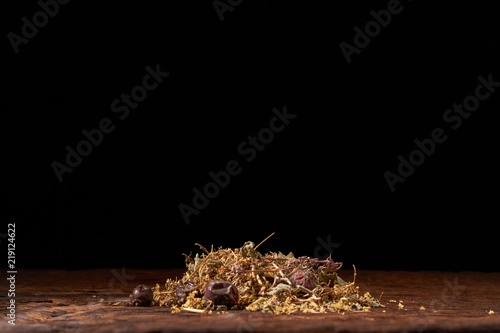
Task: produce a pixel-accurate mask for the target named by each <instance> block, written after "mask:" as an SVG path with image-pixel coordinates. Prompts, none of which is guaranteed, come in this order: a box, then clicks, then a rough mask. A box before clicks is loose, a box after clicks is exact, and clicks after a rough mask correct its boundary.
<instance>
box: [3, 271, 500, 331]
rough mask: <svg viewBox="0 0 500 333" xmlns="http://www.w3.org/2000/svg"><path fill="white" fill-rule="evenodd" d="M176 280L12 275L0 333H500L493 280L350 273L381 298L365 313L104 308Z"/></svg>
mask: <svg viewBox="0 0 500 333" xmlns="http://www.w3.org/2000/svg"><path fill="white" fill-rule="evenodd" d="M182 273H183V270H144V269H142V270H133V269H125V268H117V269H96V270H76V271H65V270H18V272H17V275H16V286H15V288H16V296H15V304H16V321H15V324H16V325H15V326H13V325H11V324H9V323H8V322H7V320H9V318H8V317H7V316H6V314H7V312H6V310H5V309H6V307H5V304H8V302H9V300H10V298H8V296H7V292H2V293H1V295H0V299H1V300H2V304H4V305H3V306H2V307H1V311H0V312H1V313H2V320H1V321H0V332H207V331H208V332H256V333H257V332H273V333H277V332H299V331H304V332H331V331H343V332H436V331H439V332H442V331H447V332H464V331H467V332H470V331H473V332H492V331H497V332H500V273H483V272H405V271H363V270H359V269H358V272H357V276H356V284H357V285H358V286H359V288H360V291H361V292H362V293H364V292H367V291H368V292H370V293H371V294H372V296H374V297H376V298H378V297H379V296H380V295H381V294H382V293H383V294H382V297H381V300H380V301H381V303H382V304H383V305H384V307H383V308H376V309H372V310H371V311H369V312H347V313H344V314H337V313H329V314H291V315H273V314H269V313H257V312H248V311H230V312H229V313H227V314H197V313H189V312H183V313H178V314H172V313H170V311H169V309H168V308H165V307H132V306H125V305H118V306H111V305H107V302H119V301H127V300H128V296H129V295H130V292H131V291H132V289H133V288H134V287H135V286H136V285H138V284H148V285H151V286H154V285H155V284H156V283H160V284H163V283H164V281H165V279H166V278H167V277H175V276H181V275H182ZM339 275H340V276H341V277H342V278H343V279H344V280H346V281H352V278H353V271H352V270H345V269H341V270H340V271H339ZM5 281H6V280H4V282H2V285H3V288H4V289H3V290H4V291H7V290H8V289H9V288H8V285H7V284H6V283H5ZM101 299H104V300H105V302H100V301H99V300H101ZM492 311H493V312H494V313H492Z"/></svg>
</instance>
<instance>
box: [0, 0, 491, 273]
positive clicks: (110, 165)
mask: <svg viewBox="0 0 500 333" xmlns="http://www.w3.org/2000/svg"><path fill="white" fill-rule="evenodd" d="M401 4H402V6H403V10H402V12H401V13H400V14H397V15H394V16H393V17H392V20H391V22H390V24H389V25H388V26H387V27H385V28H383V29H382V30H381V32H380V33H379V34H378V35H377V36H376V37H374V38H372V40H371V42H370V44H369V45H368V46H367V47H366V48H364V49H362V50H361V52H360V53H359V54H354V55H353V56H352V62H351V63H350V64H348V63H347V62H346V59H345V57H344V56H343V54H342V51H341V49H340V48H339V44H340V43H341V42H343V41H344V42H347V43H349V44H353V38H354V34H355V32H354V30H353V28H354V27H355V26H358V27H360V28H362V29H363V27H364V25H365V24H366V23H367V22H369V21H371V20H373V18H372V16H371V15H370V11H371V10H376V11H379V10H381V9H385V8H386V6H387V1H365V2H352V1H338V2H336V3H335V4H330V3H328V2H326V1H313V2H288V1H247V0H243V1H242V2H241V4H239V5H238V6H236V7H234V10H233V11H232V12H229V11H228V12H225V13H224V20H223V21H221V20H220V19H219V17H218V15H217V13H216V11H215V9H214V7H213V5H212V2H211V1H177V2H174V1H162V2H160V1H147V2H146V1H145V2H137V1H136V2H132V1H130V2H118V1H115V2H110V3H106V4H103V3H102V2H98V1H78V0H74V1H71V2H70V3H68V4H66V5H61V6H60V8H59V12H58V13H57V15H56V16H55V17H53V18H50V20H49V21H48V24H47V25H46V26H44V27H42V28H40V29H39V32H38V34H37V35H36V36H35V37H33V38H31V39H30V40H29V42H28V43H27V44H25V45H24V44H22V45H20V46H19V53H18V54H16V53H15V52H14V51H13V48H12V46H11V44H10V42H9V40H8V38H7V34H8V33H9V32H14V33H16V34H20V33H21V28H22V25H23V22H22V21H21V18H22V17H23V16H26V17H27V18H28V19H29V20H30V21H32V16H33V14H34V13H36V12H37V11H39V10H40V7H39V5H38V4H37V3H36V2H35V1H9V2H4V3H2V7H3V8H2V10H1V12H2V19H1V22H3V23H2V34H3V36H5V37H4V38H3V39H2V51H1V54H2V68H3V70H2V79H3V81H4V82H5V85H4V88H3V89H2V96H3V97H2V100H3V107H2V109H3V110H2V116H1V117H2V127H3V129H2V136H3V139H2V192H3V193H2V196H3V197H4V199H2V201H3V202H4V203H6V207H5V208H4V209H3V212H4V214H2V215H3V216H4V219H2V220H3V226H2V229H4V230H5V231H3V230H0V232H2V233H4V234H5V233H7V224H8V223H15V224H16V250H17V252H16V265H17V267H18V268H23V267H24V268H27V267H31V268H36V267H44V268H68V269H78V268H98V267H109V268H117V269H118V268H121V267H127V268H134V267H135V268H142V267H151V268H169V267H183V256H182V255H181V253H189V252H191V251H193V252H197V251H199V248H198V247H197V246H195V245H194V243H196V242H197V243H200V244H202V245H204V246H205V247H207V248H209V247H210V245H212V244H213V245H214V246H215V247H217V246H223V247H238V246H241V245H242V244H243V242H245V241H247V240H253V241H254V242H256V243H258V242H260V241H261V240H262V239H264V238H265V237H266V236H268V235H269V234H271V233H272V232H276V234H275V235H274V236H273V237H272V238H270V239H269V240H268V241H267V242H266V243H264V245H262V247H261V250H262V251H265V252H267V251H282V252H285V253H288V251H293V252H294V253H295V254H296V255H309V256H313V255H315V254H316V253H318V251H317V250H316V249H317V247H318V246H319V244H320V243H319V242H318V240H317V239H318V238H321V239H323V240H327V238H328V237H329V238H330V240H331V241H332V242H334V243H339V244H340V247H338V248H335V249H334V253H333V258H334V259H335V260H336V261H342V262H344V265H345V266H347V267H350V266H351V265H353V264H354V265H356V267H357V269H390V270H395V269H409V270H417V269H428V270H435V269H438V270H483V271H498V269H499V266H498V263H499V262H500V261H499V259H500V255H499V251H498V249H497V245H496V244H497V243H498V232H497V228H496V226H497V225H498V221H499V218H498V210H497V204H498V186H497V173H498V163H497V162H496V160H497V155H498V124H499V123H498V121H494V120H493V119H494V118H495V119H497V118H498V117H496V116H495V115H496V114H497V113H498V111H499V106H500V103H499V98H500V96H499V94H500V92H498V91H497V92H496V93H494V94H492V95H491V97H490V98H489V99H488V100H486V101H485V102H482V103H481V105H480V108H479V109H478V110H477V111H476V112H474V113H473V114H472V115H471V117H470V118H468V119H466V120H464V121H463V123H462V125H461V127H460V128H458V129H457V130H455V131H453V130H451V129H450V127H449V126H448V125H446V124H445V123H444V121H443V118H442V117H443V113H444V112H445V110H446V109H448V108H450V107H452V105H453V103H462V102H463V100H464V98H465V97H466V96H468V95H471V94H473V93H474V90H475V87H476V86H477V84H478V80H477V77H478V76H479V75H483V76H484V77H487V76H488V75H489V74H490V73H491V74H492V76H493V80H495V81H500V71H499V70H498V61H499V60H500V40H499V32H500V24H499V22H500V20H499V18H498V15H499V14H498V13H500V12H499V9H500V8H499V7H500V6H499V5H498V4H496V2H493V1H490V2H484V3H483V4H482V3H481V2H474V5H473V7H471V6H472V5H471V4H470V3H467V2H463V3H460V2H449V3H448V4H444V3H441V5H440V7H438V6H437V5H436V4H435V3H432V2H427V3H426V2H424V1H417V0H414V1H412V2H409V1H402V2H401ZM157 64H160V65H159V66H160V68H161V70H162V71H165V72H169V73H170V76H169V77H168V78H166V79H165V80H164V82H162V83H161V84H160V85H159V86H158V88H156V89H155V90H154V91H151V92H149V93H148V97H147V98H146V100H144V101H143V102H141V103H140V105H139V106H138V107H137V108H136V109H134V110H131V112H130V115H129V116H128V117H127V118H126V119H124V120H119V119H118V117H117V114H114V113H113V112H112V111H111V108H110V105H111V103H112V101H113V100H115V99H117V98H120V95H121V94H122V93H126V94H130V91H131V89H132V88H133V87H135V86H136V85H138V84H141V83H142V79H143V77H144V75H145V74H146V70H145V68H146V66H151V67H153V68H155V67H156V65H157ZM284 106H286V108H287V110H288V112H289V113H291V114H294V115H297V117H296V118H295V119H293V120H292V121H291V122H290V124H289V125H288V126H287V127H286V129H285V130H284V131H283V132H281V133H279V134H276V135H275V138H274V140H273V141H272V142H271V143H269V144H268V145H267V146H266V148H265V149H264V150H263V151H262V152H260V153H259V154H258V155H257V157H256V158H255V160H253V161H252V162H246V161H245V160H244V156H242V155H240V154H239V153H238V150H237V147H238V145H239V144H240V143H241V142H243V141H244V140H246V139H247V137H248V136H249V135H256V134H257V133H258V132H259V131H260V130H261V129H262V128H264V127H267V126H269V121H270V119H271V118H272V117H273V113H272V109H273V108H277V109H278V110H282V109H283V107H284ZM102 118H110V119H112V121H113V124H114V125H115V126H116V128H115V130H114V131H113V132H112V133H110V134H106V135H105V136H104V139H103V141H102V143H101V144H100V145H99V146H98V147H94V149H93V152H92V153H91V154H90V155H89V156H87V157H84V158H83V161H82V163H81V164H80V165H79V166H78V167H76V168H75V169H74V171H73V172H72V173H66V174H64V176H63V179H64V180H63V182H62V183H60V182H59V181H58V180H57V177H56V175H55V173H54V171H53V169H52V166H51V163H52V162H53V161H58V162H62V163H64V159H65V156H66V150H65V147H66V146H67V145H70V146H71V147H73V148H75V147H76V145H77V144H78V142H79V141H80V140H82V139H84V137H83V135H82V133H81V131H82V130H83V129H87V130H91V129H93V128H96V127H98V124H99V121H100V120H101V119H102ZM437 127H442V128H444V129H445V130H446V133H447V135H448V139H447V141H445V142H444V143H443V144H441V145H438V146H437V148H436V151H435V152H434V154H433V155H432V156H430V157H428V158H427V159H426V160H425V162H424V163H423V164H422V165H421V166H419V167H417V168H416V169H415V172H414V173H413V174H412V175H411V176H409V177H408V178H407V180H406V181H405V182H404V183H398V184H397V185H396V191H395V192H394V193H392V192H391V190H390V188H389V186H388V184H387V182H386V181H385V179H384V176H383V174H384V172H385V171H391V172H396V171H397V167H398V160H397V158H398V155H403V156H405V157H407V156H408V155H409V154H410V152H411V151H413V150H414V149H415V148H416V146H415V144H414V143H413V141H414V140H415V139H420V140H422V139H425V138H429V137H430V133H431V131H432V130H433V129H435V128H437ZM233 159H234V160H237V161H239V162H240V163H241V166H242V172H241V174H239V175H237V176H235V177H233V178H231V181H230V184H229V185H228V186H227V187H226V188H225V189H222V190H221V191H220V194H219V195H218V196H217V197H216V198H214V199H212V200H211V201H210V204H209V205H208V207H207V208H206V209H203V210H202V211H201V212H200V214H199V215H198V216H192V218H191V223H189V225H188V224H186V223H185V221H184V220H183V218H182V216H181V213H180V212H179V209H178V205H179V204H180V203H185V204H189V205H192V202H191V201H192V198H193V192H192V189H193V188H194V187H197V188H199V189H202V188H203V186H204V185H205V184H206V183H207V182H208V181H210V178H209V176H208V173H209V172H210V171H214V172H218V171H220V170H222V169H223V168H224V167H225V165H226V163H227V162H228V161H230V160H233ZM1 240H2V243H4V244H5V243H6V242H7V240H6V239H5V238H2V239H1ZM320 252H321V253H323V249H321V251H320ZM5 261H6V260H5Z"/></svg>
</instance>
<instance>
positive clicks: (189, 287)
mask: <svg viewBox="0 0 500 333" xmlns="http://www.w3.org/2000/svg"><path fill="white" fill-rule="evenodd" d="M196 287H197V285H196V284H195V283H194V282H192V281H188V282H186V283H185V284H182V283H179V285H178V286H177V289H176V290H175V295H177V300H178V301H179V302H180V303H181V304H182V303H184V302H186V299H187V296H188V295H189V293H190V292H192V291H193V290H194V289H195V288H196Z"/></svg>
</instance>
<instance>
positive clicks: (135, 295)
mask: <svg viewBox="0 0 500 333" xmlns="http://www.w3.org/2000/svg"><path fill="white" fill-rule="evenodd" d="M152 299H153V291H152V290H151V288H150V287H148V286H146V285H144V284H140V285H138V286H137V287H135V288H134V291H132V299H131V300H130V302H131V303H132V304H133V305H135V306H149V305H151V301H152Z"/></svg>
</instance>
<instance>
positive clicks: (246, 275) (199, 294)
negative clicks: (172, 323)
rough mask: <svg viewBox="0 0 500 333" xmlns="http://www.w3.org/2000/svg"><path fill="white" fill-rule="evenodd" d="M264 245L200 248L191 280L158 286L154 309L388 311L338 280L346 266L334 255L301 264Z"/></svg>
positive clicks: (191, 262)
mask: <svg viewBox="0 0 500 333" xmlns="http://www.w3.org/2000/svg"><path fill="white" fill-rule="evenodd" d="M271 236H272V235H271ZM271 236H269V237H271ZM269 237H268V238H269ZM265 240H267V238H266V239H265ZM265 240H264V241H265ZM264 241H263V242H264ZM263 242H261V243H260V244H259V245H257V246H255V243H253V242H246V243H245V244H243V246H242V247H241V248H235V249H229V248H226V249H224V248H219V249H217V250H216V251H214V249H213V247H212V249H211V251H208V250H207V249H205V248H204V247H203V246H201V245H199V244H197V245H198V246H200V248H201V250H203V251H204V253H202V254H196V255H195V256H194V258H192V257H191V255H189V256H187V255H184V256H185V257H186V267H187V270H186V272H185V274H184V275H183V277H182V278H181V279H168V280H167V281H166V283H165V286H164V288H163V287H160V285H159V284H157V285H156V287H154V288H153V303H152V304H153V305H159V306H167V307H170V308H171V309H172V312H180V311H181V310H186V311H192V312H209V311H212V310H222V311H225V310H248V311H264V312H271V313H275V314H288V313H294V312H304V313H324V312H343V311H367V310H369V309H371V308H373V307H380V306H382V305H381V304H380V303H379V302H378V300H376V299H374V298H373V297H372V296H371V295H370V294H369V293H365V294H363V295H360V293H359V291H358V287H357V286H355V283H354V281H353V282H351V283H347V282H345V281H344V280H342V279H341V278H340V277H339V276H338V275H337V270H338V269H340V267H341V266H342V263H339V262H334V261H333V260H332V258H331V255H330V257H328V258H327V259H325V260H320V259H317V258H310V257H306V256H303V257H298V258H296V257H295V256H294V255H293V253H291V252H290V253H289V254H288V255H284V254H283V253H281V252H278V253H275V252H269V253H266V254H261V253H260V252H258V251H257V248H258V247H259V246H260V245H261V244H262V243H263ZM355 277H356V273H355V275H354V279H355Z"/></svg>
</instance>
